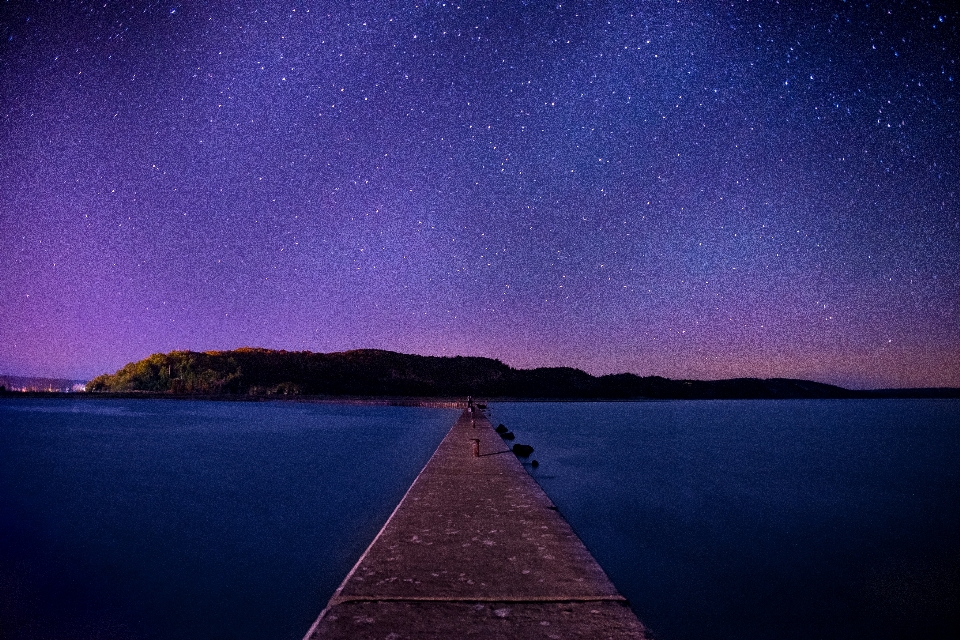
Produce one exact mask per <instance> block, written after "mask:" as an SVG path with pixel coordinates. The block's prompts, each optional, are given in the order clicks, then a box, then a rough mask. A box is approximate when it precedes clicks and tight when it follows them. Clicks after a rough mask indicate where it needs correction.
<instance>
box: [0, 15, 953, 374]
mask: <svg viewBox="0 0 960 640" xmlns="http://www.w3.org/2000/svg"><path fill="white" fill-rule="evenodd" d="M958 23H960V11H958V10H957V9H954V8H951V6H950V3H947V2H929V3H901V2H871V3H869V5H867V4H865V3H861V2H839V1H838V2H812V3H800V2H782V3H779V4H778V3H776V2H740V1H737V2H732V3H731V2H726V3H719V2H710V1H706V2H699V1H698V2H693V1H688V0H683V1H681V2H633V3H627V2H581V3H576V2H571V3H566V2H533V1H529V2H517V1H513V0H496V1H491V2H467V3H461V4H457V3H450V2H429V3H422V2H421V3H417V4H415V3H413V2H379V1H378V2H355V3H352V4H346V3H342V2H301V1H299V0H295V1H291V2H287V3H278V2H272V1H269V0H267V1H260V2H231V3H207V2H205V3H200V2H196V3H181V2H166V3H157V2H134V3H131V2H109V1H103V0H101V1H100V2H92V3H88V2H69V3H68V2H58V3H47V2H36V3H34V2H17V1H8V2H5V3H2V4H0V83H2V94H0V101H2V102H0V154H2V155H0V185H2V186H0V294H2V297H0V372H4V373H11V374H35V375H58V376H71V377H74V376H75V377H89V376H93V375H95V374H99V373H103V372H106V371H113V370H115V369H117V368H118V367H120V366H121V365H123V364H124V363H126V362H129V361H132V360H137V359H140V358H142V357H145V356H147V355H149V354H150V353H152V352H157V351H169V350H172V349H178V348H179V349H192V350H208V349H229V348H234V347H239V346H245V345H246V346H262V347H270V348H283V349H288V350H311V351H340V350H346V349H352V348H361V347H376V348H383V349H391V350H398V351H404V352H410V353H421V354H436V355H444V354H446V355H457V354H459V355H483V356H490V357H496V358H500V359H501V360H503V361H504V362H506V363H508V364H511V365H514V366H520V367H531V366H544V365H550V366H555V365H565V366H575V367H580V368H583V369H585V370H587V371H590V372H591V373H612V372H623V371H630V372H634V373H638V374H642V375H651V374H659V375H664V376H669V377H693V378H721V377H732V376H762V377H768V376H788V377H804V378H811V379H816V380H821V381H825V382H833V383H839V384H845V385H849V386H866V387H875V386H894V385H896V386H913V385H952V386H960V357H958V354H960V277H958V275H960V206H958V192H960V154H958V152H957V147H958V126H960V66H958V58H960V34H958Z"/></svg>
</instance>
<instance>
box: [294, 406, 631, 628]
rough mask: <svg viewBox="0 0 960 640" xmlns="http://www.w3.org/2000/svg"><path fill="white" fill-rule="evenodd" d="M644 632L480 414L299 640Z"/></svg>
mask: <svg viewBox="0 0 960 640" xmlns="http://www.w3.org/2000/svg"><path fill="white" fill-rule="evenodd" d="M474 411H476V409H475V410H474ZM475 440H479V455H476V452H475V448H474V447H475V445H476V442H475ZM645 637H646V635H645V632H644V628H643V625H641V624H640V622H639V621H638V620H637V618H636V616H635V615H634V614H633V612H632V611H631V610H630V608H629V607H628V606H627V603H626V601H625V599H624V598H623V596H621V595H620V594H619V593H617V590H616V589H615V588H614V586H613V584H612V583H611V582H610V580H609V579H608V578H607V575H606V574H605V573H604V572H603V569H601V568H600V566H599V565H598V564H597V562H596V560H594V558H593V556H591V555H590V552H589V551H587V549H586V547H584V546H583V543H582V542H581V541H580V539H579V538H578V537H577V536H576V534H575V533H574V532H573V530H572V529H571V528H570V525H569V524H567V522H566V520H564V519H563V517H562V516H561V515H560V514H559V513H558V512H557V509H556V507H555V506H554V505H553V503H552V502H551V501H550V499H549V498H548V497H547V496H546V494H545V493H543V491H542V490H541V489H540V487H539V486H538V485H537V483H536V482H535V481H534V480H533V478H531V477H530V475H529V474H528V473H527V472H526V471H525V470H524V469H523V467H522V465H521V464H520V462H519V461H518V460H517V458H516V456H514V455H513V453H512V452H511V451H510V449H509V448H508V447H507V445H505V444H504V442H503V441H502V440H501V439H500V437H499V436H498V435H497V434H496V432H495V431H494V430H493V429H492V428H491V426H490V423H489V421H488V420H487V419H486V417H484V416H483V415H482V414H481V413H479V412H477V413H474V414H471V413H469V411H465V412H464V413H463V414H462V415H461V416H460V419H459V420H458V421H457V422H456V424H455V425H454V426H453V428H452V429H451V430H450V432H449V433H448V434H447V436H446V437H445V438H444V439H443V442H441V443H440V446H439V447H438V448H437V451H436V453H434V454H433V457H432V458H430V461H429V462H427V465H426V466H425V467H424V468H423V470H422V471H421V472H420V475H419V476H417V479H416V480H415V481H414V483H413V485H411V487H410V489H409V490H408V491H407V494H406V495H405V496H404V498H403V500H401V502H400V504H399V505H398V506H397V508H396V509H395V510H394V512H393V514H392V515H391V516H390V518H389V519H388V520H387V523H386V524H385V525H384V526H383V529H381V530H380V533H379V534H377V537H376V538H375V539H374V540H373V542H372V543H371V544H370V547H369V548H368V549H367V550H366V551H365V552H364V554H363V555H362V556H361V557H360V560H358V561H357V564H356V565H355V566H354V567H353V569H352V570H351V571H350V573H349V574H348V575H347V577H346V578H345V579H344V581H343V584H341V585H340V588H338V589H337V591H336V593H334V595H333V597H332V598H331V599H330V602H329V604H328V605H327V607H326V608H325V609H324V610H323V612H322V613H321V614H320V617H319V618H318V619H317V621H316V622H315V623H314V625H313V627H312V628H311V629H310V630H309V631H308V632H307V635H306V637H305V640H313V639H320V638H378V639H383V638H389V639H391V640H399V639H401V638H518V639H519V638H634V639H640V638H645Z"/></svg>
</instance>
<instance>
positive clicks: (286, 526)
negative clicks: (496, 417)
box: [0, 399, 459, 640]
mask: <svg viewBox="0 0 960 640" xmlns="http://www.w3.org/2000/svg"><path fill="white" fill-rule="evenodd" d="M458 415H459V412H458V411H456V410H442V409H419V408H409V407H364V406H347V405H312V404H301V403H249V402H243V403H232V402H189V401H163V400H86V399H84V400H76V401H70V400H39V399H38V400H29V399H24V400H20V399H0V637H3V638H71V639H73V638H163V639H174V638H179V639H185V638H196V639H198V640H199V639H208V638H210V639H213V638H224V639H227V638H231V639H232V638H290V639H291V640H292V639H296V640H299V639H300V638H302V637H303V634H304V633H306V631H307V629H309V627H310V625H311V624H312V623H313V621H314V619H316V617H317V615H318V614H319V613H320V610H321V609H322V608H323V606H324V605H325V604H326V601H327V599H329V597H330V595H331V594H332V593H333V590H334V589H336V587H337V585H338V584H339V583H340V581H341V580H342V579H343V577H344V576H345V575H346V573H347V571H349V570H350V567H351V566H352V565H353V563H354V562H356V559H357V558H358V557H359V556H360V554H361V553H362V552H363V550H364V549H365V548H366V546H367V545H368V544H369V542H370V541H371V540H372V539H373V537H374V536H375V535H376V533H377V531H379V529H380V527H381V526H382V525H383V522H384V521H385V520H386V519H387V517H388V516H389V515H390V512H391V511H392V510H393V508H394V507H395V506H396V504H397V502H399V501H400V499H401V498H402V497H403V494H404V493H405V492H406V490H407V487H408V486H409V485H410V483H411V482H413V480H414V478H415V477H416V475H417V473H418V472H419V471H420V469H421V468H422V467H423V465H424V464H426V461H427V460H428V459H429V457H430V455H431V454H432V453H433V451H434V450H435V449H436V447H437V445H438V444H439V443H440V440H441V439H442V438H443V436H444V435H445V434H446V432H447V431H448V430H449V429H450V426H451V425H452V424H453V422H454V420H455V419H456V417H457V416H458Z"/></svg>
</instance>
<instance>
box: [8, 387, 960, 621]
mask: <svg viewBox="0 0 960 640" xmlns="http://www.w3.org/2000/svg"><path fill="white" fill-rule="evenodd" d="M492 412H493V418H494V422H495V423H496V422H504V423H506V424H507V425H508V426H509V427H511V428H512V429H513V430H514V431H515V433H516V434H517V441H519V442H526V443H529V444H532V445H533V446H534V447H535V448H536V452H535V454H534V457H535V458H537V459H538V460H539V462H540V467H539V468H538V469H537V470H535V471H533V474H534V476H535V477H536V478H537V480H538V481H539V482H540V484H541V486H543V487H544V489H545V490H546V491H547V493H548V494H549V495H550V496H551V497H552V498H553V500H554V501H555V502H556V503H557V504H558V506H559V507H560V510H561V512H562V513H563V514H564V515H565V516H566V517H567V518H568V520H570V522H571V524H572V525H573V527H574V528H575V529H576V530H577V532H578V533H579V534H580V535H581V537H582V538H583V539H584V541H585V542H586V544H587V546H588V547H589V548H590V549H591V551H593V553H594V555H595V556H596V557H597V559H598V560H599V561H600V563H601V564H602V565H603V566H604V568H606V569H607V571H608V573H609V574H610V576H611V578H612V579H613V580H614V582H615V583H616V584H617V586H618V587H619V588H620V590H621V591H622V592H623V593H624V594H625V595H626V596H627V597H628V598H630V600H631V602H632V604H633V607H634V609H635V610H636V611H637V613H638V614H639V615H640V617H641V619H642V620H643V621H644V622H645V623H646V624H647V625H648V626H650V627H651V628H652V630H653V631H654V632H655V634H656V635H657V637H658V638H660V639H661V640H694V639H711V638H717V639H719V638H745V639H750V638H757V639H760V638H771V639H773V638H804V639H807V638H903V637H910V638H921V637H922V638H957V637H960V621H958V617H960V614H958V612H960V595H958V585H960V402H956V401H931V400H921V401H894V400H882V401H862V402H861V401H840V402H834V401H785V402H771V401H756V402H703V401H701V402H649V403H557V404H553V403H510V404H496V405H494V406H493V407H492ZM456 415H457V412H456V411H448V410H436V409H414V408H401V407H352V406H332V405H309V404H298V403H269V404H257V403H225V402H180V401H127V400H76V401H72V400H30V399H0V637H4V638H8V637H9V638H18V639H19V638H52V637H63V638H163V639H166V638H197V639H200V638H203V639H206V638H290V639H299V638H300V637H302V635H303V633H304V632H305V631H306V629H307V628H308V627H309V626H310V624H311V623H312V621H313V619H314V618H315V617H316V615H317V613H319V610H320V608H321V607H322V606H323V604H325V602H326V599H327V598H328V597H329V596H330V594H331V593H332V592H333V590H334V588H336V586H337V584H338V583H339V582H340V581H341V580H342V578H343V576H344V575H345V574H346V572H347V571H348V570H349V568H350V566H351V565H352V564H353V562H354V561H355V560H356V558H357V557H359V555H360V553H361V552H362V551H363V549H364V548H365V547H366V546H367V545H368V544H369V542H370V540H371V539H372V538H373V536H374V535H375V533H376V532H377V530H378V529H379V528H380V526H381V525H382V523H383V521H384V520H385V519H386V517H387V516H388V515H389V513H390V511H391V510H392V509H393V507H394V506H395V505H396V503H397V502H398V501H399V499H400V498H401V496H402V495H403V493H404V491H405V490H406V488H407V487H408V486H409V484H410V483H411V482H412V480H413V478H414V477H415V476H416V474H417V472H418V471H419V470H420V468H421V467H422V466H423V464H424V463H425V462H426V460H427V459H428V458H429V456H430V454H431V453H432V452H433V451H434V449H435V448H436V446H437V444H438V443H439V441H440V440H441V438H442V437H443V435H444V434H445V433H446V432H447V430H448V429H449V428H450V426H451V425H452V424H453V421H454V420H455V418H456Z"/></svg>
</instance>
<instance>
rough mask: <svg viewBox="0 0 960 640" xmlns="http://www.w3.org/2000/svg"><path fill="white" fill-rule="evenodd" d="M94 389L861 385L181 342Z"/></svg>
mask: <svg viewBox="0 0 960 640" xmlns="http://www.w3.org/2000/svg"><path fill="white" fill-rule="evenodd" d="M87 390H88V391H93V392H155V393H172V394H188V395H310V396H314V395H317V396H320V395H323V396H419V397H465V396H468V395H472V396H479V397H512V398H584V399H591V398H595V399H631V398H849V397H862V396H863V393H862V392H855V391H849V390H847V389H843V388H841V387H835V386H832V385H827V384H821V383H817V382H809V381H805V380H788V379H780V378H777V379H769V380H759V379H755V378H740V379H734V380H716V381H702V380H669V379H667V378H661V377H659V376H649V377H640V376H636V375H633V374H629V373H622V374H616V375H606V376H600V377H595V376H591V375H590V374H587V373H584V372H583V371H580V370H579V369H571V368H541V369H513V368H511V367H509V366H507V365H505V364H504V363H502V362H500V361H499V360H493V359H490V358H468V357H460V356H457V357H435V356H417V355H407V354H402V353H394V352H392V351H380V350H375V349H360V350H356V351H344V352H339V353H311V352H309V351H271V350H267V349H252V348H244V349H237V350H235V351H207V352H203V353H197V352H193V351H174V352H171V353H167V354H163V353H158V354H154V355H152V356H150V357H149V358H146V359H144V360H140V361H139V362H133V363H130V364H128V365H127V366H125V367H124V368H122V369H121V370H120V371H118V372H116V373H115V374H113V375H102V376H99V377H97V378H95V379H94V380H92V381H91V382H90V383H89V384H88V385H87Z"/></svg>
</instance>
